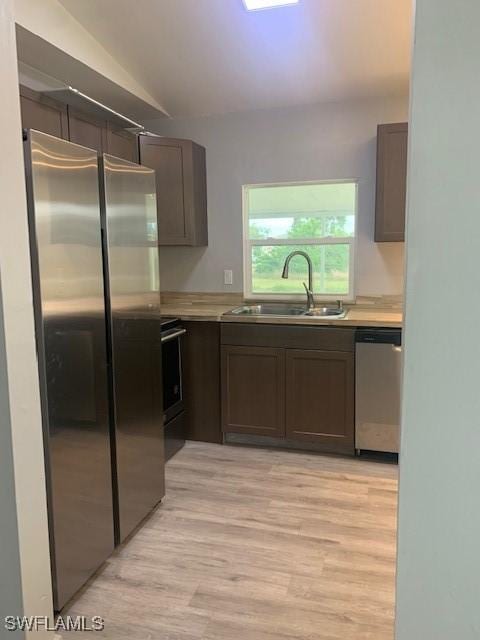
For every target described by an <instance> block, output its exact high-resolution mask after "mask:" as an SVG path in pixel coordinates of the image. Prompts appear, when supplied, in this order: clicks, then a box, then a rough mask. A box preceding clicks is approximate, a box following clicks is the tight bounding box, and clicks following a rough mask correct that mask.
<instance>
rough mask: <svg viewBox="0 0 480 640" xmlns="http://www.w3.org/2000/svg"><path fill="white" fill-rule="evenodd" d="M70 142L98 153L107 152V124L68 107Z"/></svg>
mask: <svg viewBox="0 0 480 640" xmlns="http://www.w3.org/2000/svg"><path fill="white" fill-rule="evenodd" d="M68 126H69V130H70V142H75V144H81V145H82V146H84V147H88V148H89V149H95V150H96V151H98V153H104V152H106V151H107V122H106V121H105V120H97V119H96V118H94V117H92V116H90V115H89V114H86V113H83V112H82V111H77V110H76V109H73V108H71V107H68Z"/></svg>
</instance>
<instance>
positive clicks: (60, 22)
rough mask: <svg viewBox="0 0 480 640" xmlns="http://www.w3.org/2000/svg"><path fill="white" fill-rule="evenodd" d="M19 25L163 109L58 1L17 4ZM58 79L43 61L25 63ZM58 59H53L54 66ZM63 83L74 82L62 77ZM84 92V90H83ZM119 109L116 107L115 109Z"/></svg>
mask: <svg viewBox="0 0 480 640" xmlns="http://www.w3.org/2000/svg"><path fill="white" fill-rule="evenodd" d="M14 6H15V21H16V22H17V23H18V24H19V25H21V26H22V27H24V28H25V29H27V30H28V31H30V32H32V33H34V34H35V35H37V36H39V37H41V38H42V39H43V40H45V41H47V42H49V43H50V44H52V45H54V46H55V47H57V48H58V49H60V50H62V51H64V52H66V53H67V54H68V55H70V56H71V57H72V58H74V59H75V60H79V61H80V62H82V63H83V64H85V65H86V66H87V67H89V68H90V69H92V70H93V71H95V72H97V73H99V74H101V76H103V77H104V78H105V79H108V80H111V81H112V82H114V83H115V84H117V85H118V86H120V87H122V88H123V89H125V90H127V91H128V92H130V93H132V94H133V95H135V96H138V98H140V99H141V100H143V101H144V102H145V103H147V104H148V105H150V106H152V107H154V109H155V110H160V111H162V110H163V109H162V107H161V105H160V104H159V103H158V102H157V100H155V98H154V97H153V96H151V95H150V94H149V93H148V92H147V91H146V90H145V89H144V88H143V86H142V85H141V84H139V83H138V82H137V80H136V79H135V78H134V77H133V76H132V75H131V74H130V73H128V72H127V71H126V70H125V69H124V68H123V67H122V66H121V65H120V64H119V63H118V62H117V61H116V60H115V59H114V57H113V56H112V55H111V54H110V53H109V52H108V51H107V50H106V49H104V47H103V46H102V45H101V44H100V43H99V42H98V41H97V40H96V39H95V38H94V37H93V36H92V35H91V34H90V33H89V32H88V31H87V30H86V29H85V28H84V27H83V26H82V25H81V24H80V23H79V22H78V21H77V20H75V18H74V17H73V16H72V15H71V14H70V13H69V12H68V11H67V10H66V9H65V8H64V7H63V6H62V5H61V4H60V2H58V0H15V2H14ZM25 61H26V62H27V63H29V64H32V65H33V66H35V67H36V68H37V67H38V68H39V69H40V70H42V71H44V72H48V73H49V74H50V75H53V76H55V71H57V70H56V69H54V68H47V69H45V68H43V64H42V62H43V61H42V60H38V59H37V60H31V59H30V58H29V59H27V60H25ZM54 63H55V60H54V59H49V64H50V65H53V64H54ZM58 79H59V80H64V81H67V82H68V81H69V82H72V83H73V82H74V81H73V80H72V79H71V78H68V77H63V76H60V77H59V78H58ZM81 88H82V87H81ZM113 106H115V105H113Z"/></svg>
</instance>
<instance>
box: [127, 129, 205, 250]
mask: <svg viewBox="0 0 480 640" xmlns="http://www.w3.org/2000/svg"><path fill="white" fill-rule="evenodd" d="M139 141H140V145H139V148H140V163H141V164H144V165H145V166H147V167H150V168H151V169H155V173H156V177H157V212H158V240H159V244H160V245H180V246H182V245H183V246H192V247H201V246H206V245H207V244H208V226H207V175H206V163H205V148H204V147H202V146H200V145H199V144H196V143H195V142H192V140H181V139H177V138H163V137H157V136H145V135H141V136H139Z"/></svg>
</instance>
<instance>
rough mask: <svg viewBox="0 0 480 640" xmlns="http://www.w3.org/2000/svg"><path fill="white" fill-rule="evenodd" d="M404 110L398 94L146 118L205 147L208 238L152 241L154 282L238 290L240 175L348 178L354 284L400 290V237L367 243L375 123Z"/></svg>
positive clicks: (402, 116) (364, 289)
mask: <svg viewBox="0 0 480 640" xmlns="http://www.w3.org/2000/svg"><path fill="white" fill-rule="evenodd" d="M407 109H408V98H407V97H406V96H403V97H397V98H389V99H375V100H363V101H356V102H343V103H337V104H335V103H331V104H323V105H313V106H306V107H296V108H289V109H278V110H269V111H253V112H248V113H233V114H227V115H223V116H208V117H202V118H194V119H173V120H157V121H153V122H149V123H147V125H148V127H149V128H150V129H151V130H152V131H155V132H157V133H161V134H163V135H171V136H178V137H184V138H192V139H193V140H195V141H196V142H199V143H200V144H202V145H204V146H205V147H206V149H207V171H208V199H209V206H208V215H209V236H210V238H209V246H208V248H174V247H173V248H172V247H162V252H161V276H162V289H163V290H165V291H166V290H170V291H242V288H243V274H242V270H243V267H242V251H243V248H242V207H241V204H242V203H241V196H242V185H243V184H249V183H259V182H276V181H279V182H281V181H296V180H298V181H301V180H316V179H318V180H328V179H339V178H358V180H359V181H360V182H359V212H358V215H359V220H358V250H357V277H356V292H357V294H365V295H368V294H385V293H387V294H399V293H401V292H402V290H403V244H402V243H388V244H375V243H374V242H373V223H374V208H375V164H376V163H375V158H376V126H377V124H379V123H384V122H398V121H404V120H406V119H407ZM224 269H233V274H234V284H233V286H230V287H229V286H225V285H224V284H223V270H224Z"/></svg>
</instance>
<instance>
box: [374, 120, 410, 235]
mask: <svg viewBox="0 0 480 640" xmlns="http://www.w3.org/2000/svg"><path fill="white" fill-rule="evenodd" d="M407 142H408V124H407V123H406V122H400V123H395V124H380V125H378V129H377V190H376V202H375V242H403V241H404V239H405V208H406V195H407Z"/></svg>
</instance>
